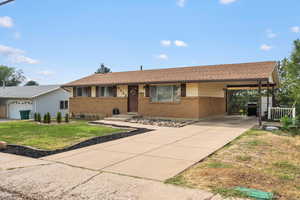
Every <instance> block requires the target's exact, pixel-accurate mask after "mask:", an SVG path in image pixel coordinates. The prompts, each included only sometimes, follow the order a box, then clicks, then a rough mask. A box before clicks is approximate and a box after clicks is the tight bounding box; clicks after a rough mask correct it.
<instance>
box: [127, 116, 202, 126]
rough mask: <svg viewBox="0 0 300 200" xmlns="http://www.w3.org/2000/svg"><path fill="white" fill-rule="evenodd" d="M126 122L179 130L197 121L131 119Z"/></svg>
mask: <svg viewBox="0 0 300 200" xmlns="http://www.w3.org/2000/svg"><path fill="white" fill-rule="evenodd" d="M127 122H131V123H138V124H144V125H152V126H160V127H171V128H181V127H184V126H186V125H189V124H192V123H195V122H197V121H195V120H172V119H147V118H133V119H129V120H127Z"/></svg>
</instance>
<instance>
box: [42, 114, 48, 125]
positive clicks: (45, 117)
mask: <svg viewBox="0 0 300 200" xmlns="http://www.w3.org/2000/svg"><path fill="white" fill-rule="evenodd" d="M43 123H45V124H46V123H48V117H47V114H44V118H43Z"/></svg>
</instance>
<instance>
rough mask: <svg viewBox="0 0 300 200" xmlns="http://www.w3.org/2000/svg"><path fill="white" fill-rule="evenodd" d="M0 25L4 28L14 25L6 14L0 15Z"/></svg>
mask: <svg viewBox="0 0 300 200" xmlns="http://www.w3.org/2000/svg"><path fill="white" fill-rule="evenodd" d="M0 26H1V27H4V28H11V27H13V26H14V22H13V19H12V18H10V17H8V16H4V17H0Z"/></svg>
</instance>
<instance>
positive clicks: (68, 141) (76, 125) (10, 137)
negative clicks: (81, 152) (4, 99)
mask: <svg viewBox="0 0 300 200" xmlns="http://www.w3.org/2000/svg"><path fill="white" fill-rule="evenodd" d="M119 131H121V129H116V128H110V127H105V126H98V125H89V124H88V123H87V122H85V121H75V122H72V123H68V124H59V125H57V124H50V125H45V124H37V123H35V122H28V121H17V122H3V123H1V124H0V141H5V142H7V143H8V144H18V145H26V146H31V147H35V148H38V149H44V150H54V149H59V148H63V147H67V146H70V145H72V144H76V143H78V142H81V141H84V140H86V139H89V138H93V137H96V136H104V135H109V134H112V133H115V132H119Z"/></svg>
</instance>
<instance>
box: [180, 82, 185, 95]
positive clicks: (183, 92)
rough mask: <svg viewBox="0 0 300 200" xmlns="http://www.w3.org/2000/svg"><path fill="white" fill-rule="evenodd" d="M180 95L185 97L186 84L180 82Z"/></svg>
mask: <svg viewBox="0 0 300 200" xmlns="http://www.w3.org/2000/svg"><path fill="white" fill-rule="evenodd" d="M181 97H186V84H185V83H183V84H181Z"/></svg>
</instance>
